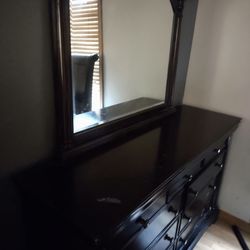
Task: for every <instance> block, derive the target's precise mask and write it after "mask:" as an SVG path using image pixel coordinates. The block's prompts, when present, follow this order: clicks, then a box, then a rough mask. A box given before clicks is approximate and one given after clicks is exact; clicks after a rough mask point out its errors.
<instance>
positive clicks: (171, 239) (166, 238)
mask: <svg viewBox="0 0 250 250" xmlns="http://www.w3.org/2000/svg"><path fill="white" fill-rule="evenodd" d="M164 240H168V241H170V242H172V241H173V237H170V236H169V235H167V234H166V235H165V236H164Z"/></svg>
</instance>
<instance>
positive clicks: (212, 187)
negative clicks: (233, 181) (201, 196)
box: [209, 185, 217, 191]
mask: <svg viewBox="0 0 250 250" xmlns="http://www.w3.org/2000/svg"><path fill="white" fill-rule="evenodd" d="M209 188H211V189H213V190H214V191H215V190H216V189H217V187H216V186H215V185H209Z"/></svg>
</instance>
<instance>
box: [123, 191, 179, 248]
mask: <svg viewBox="0 0 250 250" xmlns="http://www.w3.org/2000/svg"><path fill="white" fill-rule="evenodd" d="M182 197H183V193H182V192H179V193H178V194H176V195H175V197H172V199H171V200H170V201H169V202H168V203H166V204H165V205H164V206H163V207H162V208H161V209H160V210H158V212H157V213H154V215H153V216H151V214H150V216H149V217H146V216H148V215H149V213H148V212H146V213H144V214H142V215H141V216H140V217H139V218H138V219H137V220H136V222H135V223H136V224H137V225H138V224H140V225H141V230H140V231H139V232H137V233H136V234H135V235H134V236H133V237H131V238H130V239H129V241H128V242H127V244H126V246H125V247H124V248H123V249H129V250H133V249H137V250H138V249H146V248H148V247H151V246H152V245H154V244H155V243H153V242H154V241H155V239H160V238H161V236H162V234H164V233H165V232H166V230H168V229H169V228H172V225H173V224H174V222H175V221H176V220H177V217H178V215H179V211H180V207H181V202H182ZM173 227H174V226H173ZM171 232H172V230H171ZM166 237H167V236H166ZM167 242H168V241H167V238H166V239H165V243H167Z"/></svg>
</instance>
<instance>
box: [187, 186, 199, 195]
mask: <svg viewBox="0 0 250 250" xmlns="http://www.w3.org/2000/svg"><path fill="white" fill-rule="evenodd" d="M189 193H190V194H193V195H194V196H195V197H197V196H198V195H199V192H198V191H195V190H193V189H192V188H190V189H189Z"/></svg>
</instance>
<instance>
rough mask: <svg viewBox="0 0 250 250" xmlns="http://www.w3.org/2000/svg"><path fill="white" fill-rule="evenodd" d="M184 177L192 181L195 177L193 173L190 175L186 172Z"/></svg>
mask: <svg viewBox="0 0 250 250" xmlns="http://www.w3.org/2000/svg"><path fill="white" fill-rule="evenodd" d="M184 178H185V179H187V180H188V181H189V182H190V181H192V179H193V175H192V174H190V175H188V174H186V175H185V176H184Z"/></svg>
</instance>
